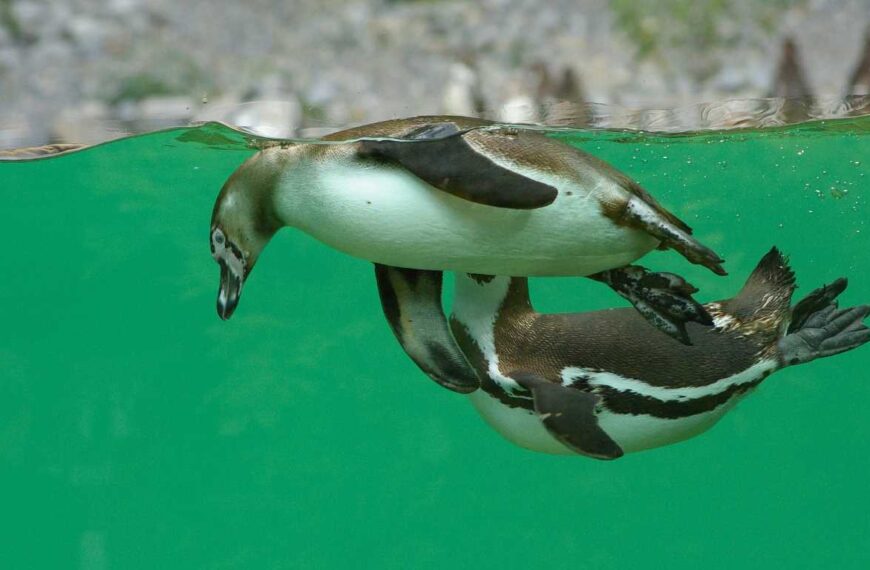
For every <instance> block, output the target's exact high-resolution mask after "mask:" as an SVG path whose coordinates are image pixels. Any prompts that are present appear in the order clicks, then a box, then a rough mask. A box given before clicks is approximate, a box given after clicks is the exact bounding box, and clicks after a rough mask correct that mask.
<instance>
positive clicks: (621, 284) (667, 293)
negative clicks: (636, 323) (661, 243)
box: [588, 265, 713, 345]
mask: <svg viewBox="0 0 870 570" xmlns="http://www.w3.org/2000/svg"><path fill="white" fill-rule="evenodd" d="M588 277H589V278H590V279H594V280H595V281H601V282H602V283H605V284H607V285H608V286H609V287H610V288H611V289H613V290H614V291H616V292H617V293H619V295H621V296H622V297H624V298H625V299H627V300H628V301H630V302H631V304H632V305H634V307H635V309H637V311H638V312H639V313H640V314H641V315H642V316H643V317H644V318H645V319H646V320H647V321H648V322H649V323H650V324H651V325H653V326H654V327H656V328H657V329H659V330H660V331H662V332H663V333H665V334H667V335H668V336H670V337H672V338H674V339H676V340H678V341H680V342H681V343H683V344H686V345H691V344H692V342H691V340H689V334H688V333H687V332H686V323H687V322H696V323H700V324H702V325H706V326H711V325H712V324H713V319H712V317H711V316H710V314H709V313H708V312H707V310H706V309H705V308H704V306H703V305H701V304H700V303H698V302H697V301H696V300H695V299H693V298H692V294H693V293H696V292H697V291H698V289H697V288H696V287H694V286H692V285H691V284H689V283H688V282H687V281H686V280H685V279H683V278H682V277H680V276H679V275H675V274H673V273H655V272H652V271H649V270H647V269H646V268H644V267H641V266H639V265H627V266H625V267H617V268H615V269H608V270H607V271H602V272H600V273H595V274H593V275H589V276H588Z"/></svg>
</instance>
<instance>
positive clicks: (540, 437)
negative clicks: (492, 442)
mask: <svg viewBox="0 0 870 570" xmlns="http://www.w3.org/2000/svg"><path fill="white" fill-rule="evenodd" d="M742 397H743V395H738V396H735V397H733V398H731V399H729V400H728V401H727V402H725V403H724V404H722V405H721V406H718V407H717V408H715V409H713V410H710V411H708V412H703V413H700V414H695V415H691V416H685V417H682V418H675V419H665V418H657V417H654V416H649V415H643V414H639V415H630V414H615V413H613V412H609V411H607V410H604V411H602V412H600V413H599V414H598V425H599V426H600V427H601V429H603V430H604V431H605V432H606V433H607V435H609V436H610V437H611V439H613V441H615V442H616V443H617V444H618V445H619V447H620V448H622V450H623V451H624V452H625V453H631V452H634V451H643V450H645V449H652V448H654V447H661V446H664V445H669V444H672V443H678V442H680V441H683V440H686V439H689V438H691V437H694V436H696V435H698V434H700V433H703V432H705V431H707V430H708V429H710V428H711V427H713V425H714V424H715V423H716V422H718V421H719V420H720V419H721V418H722V416H724V415H725V413H726V412H728V410H730V409H731V408H733V407H734V405H735V404H737V402H738V401H740V400H741V399H742ZM469 398H470V399H471V403H472V404H473V405H474V407H475V409H477V411H478V413H479V414H480V415H481V417H483V419H484V420H486V423H487V424H489V425H490V427H492V428H493V429H494V430H495V431H497V432H498V433H499V434H501V435H502V437H504V438H505V439H507V440H508V441H510V442H511V443H513V444H515V445H518V446H520V447H524V448H526V449H531V450H532V451H539V452H541V453H551V454H557V455H571V454H574V453H575V452H574V451H572V450H571V449H569V448H567V447H565V446H564V445H562V443H560V442H559V441H558V440H557V439H556V438H555V437H553V436H552V435H551V434H550V432H549V431H547V428H545V427H544V424H543V423H542V422H541V420H540V419H539V417H538V416H537V415H536V414H535V413H534V412H531V411H529V410H526V409H523V408H510V407H508V406H505V405H504V404H502V403H501V402H500V401H499V400H498V399H496V398H494V397H493V396H490V395H489V394H487V393H486V392H484V391H483V390H478V391H476V392H473V393H471V394H469Z"/></svg>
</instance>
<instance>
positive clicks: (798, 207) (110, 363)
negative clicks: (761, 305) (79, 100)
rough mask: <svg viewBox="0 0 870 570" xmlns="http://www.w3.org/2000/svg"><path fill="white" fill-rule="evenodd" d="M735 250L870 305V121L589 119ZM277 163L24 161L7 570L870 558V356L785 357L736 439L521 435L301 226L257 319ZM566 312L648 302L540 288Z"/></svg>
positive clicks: (726, 424)
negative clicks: (215, 224)
mask: <svg viewBox="0 0 870 570" xmlns="http://www.w3.org/2000/svg"><path fill="white" fill-rule="evenodd" d="M554 136H559V137H560V138H564V139H565V140H567V141H568V142H571V143H572V144H576V145H578V146H580V147H582V148H584V149H586V150H588V151H590V152H592V153H594V154H596V155H598V156H600V157H601V158H604V159H605V160H608V161H610V162H612V163H613V164H614V165H616V166H617V167H618V168H620V169H621V170H623V171H624V172H626V173H627V174H629V175H631V176H632V177H634V178H635V179H637V180H638V181H639V182H641V184H643V185H644V186H645V187H646V188H647V189H648V190H649V191H650V192H651V193H653V194H654V195H655V196H656V197H657V198H659V199H660V201H662V202H663V203H664V204H665V205H666V206H667V207H669V208H670V209H671V210H673V211H675V212H676V213H677V214H678V215H680V216H681V217H682V218H683V219H685V220H686V221H687V222H689V223H690V224H691V225H693V226H694V227H695V230H696V233H697V235H698V237H699V238H700V239H701V240H702V241H703V242H705V243H706V244H708V245H710V246H712V247H713V248H714V249H716V250H717V251H718V252H719V253H720V254H722V255H723V256H724V257H725V258H726V259H727V268H728V270H729V271H730V273H731V275H730V276H729V277H725V278H720V277H716V276H714V275H712V274H710V273H709V272H707V271H705V270H704V269H701V268H698V267H694V266H690V265H689V264H687V263H685V262H684V261H683V260H682V259H681V258H679V257H678V256H677V255H675V254H671V253H653V254H651V255H649V256H648V257H646V258H645V259H644V261H643V263H644V264H645V265H647V266H648V267H651V268H654V269H656V270H668V271H675V272H678V273H681V274H683V275H685V276H686V277H687V278H689V280H690V281H692V282H693V283H694V284H695V285H697V286H699V287H700V288H701V293H700V294H699V298H701V299H703V300H711V299H715V298H721V297H728V296H731V295H732V294H733V293H734V292H736V290H737V289H738V288H739V287H740V285H741V284H742V282H743V280H744V278H745V276H746V275H747V274H748V272H749V271H750V270H751V269H752V267H753V266H754V264H755V263H756V262H757V260H758V259H759V258H760V257H761V256H762V255H763V254H764V253H765V252H766V251H767V250H768V249H769V248H770V246H771V245H777V246H779V247H780V248H781V249H783V250H784V251H785V252H787V253H789V254H791V257H792V264H793V266H794V268H795V270H796V272H797V275H798V280H799V283H800V285H801V289H799V290H798V293H797V295H801V294H802V293H806V292H808V291H809V290H810V289H812V288H814V287H815V286H817V285H820V284H822V283H823V282H829V281H830V280H832V279H833V278H835V277H838V276H841V275H846V276H848V277H849V278H850V279H851V286H850V288H849V290H848V291H847V292H846V293H845V294H844V296H843V298H844V303H849V304H855V303H861V302H868V301H870V258H868V252H870V227H868V224H867V221H868V218H870V215H868V212H870V210H868V196H870V195H868V189H867V185H868V181H870V176H868V174H870V122H868V118H864V119H850V120H838V121H828V122H826V123H816V124H809V125H803V126H796V127H790V128H784V129H779V130H765V131H755V132H752V131H742V132H730V133H726V134H720V133H705V134H696V135H679V136H669V137H662V136H653V135H640V134H634V133H628V134H626V133H609V132H562V133H555V134H554ZM251 152H252V151H251V150H250V149H249V148H247V147H246V145H245V141H244V140H243V139H242V137H241V136H240V135H238V134H237V133H235V132H233V131H230V130H228V129H224V128H221V127H215V126H206V127H199V128H196V129H180V130H175V131H168V132H157V133H152V134H148V135H143V136H138V137H134V138H129V139H124V140H119V141H116V142H113V143H110V144H106V145H103V146H99V147H96V148H93V149H90V150H87V151H84V152H79V153H75V154H71V155H66V156H60V157H56V158H52V159H47V160H39V161H32V162H23V163H0V195H2V206H0V213H2V215H3V222H2V224H0V243H2V244H3V247H2V251H3V253H2V254H0V267H2V269H0V275H2V286H0V306H2V307H3V310H2V321H0V323H2V329H0V483H2V485H0V505H2V512H3V520H4V524H3V527H4V530H3V531H2V533H0V560H3V561H4V562H3V563H2V566H3V567H6V568H84V569H89V570H92V569H116V568H117V569H132V568H354V567H367V568H481V569H483V568H542V567H565V568H569V567H570V568H603V569H610V568H614V569H615V568H628V567H634V568H637V567H641V568H660V567H670V568H698V567H702V568H706V569H713V568H760V567H777V568H865V567H867V564H868V563H870V562H868V560H870V542H868V538H867V537H868V535H870V516H868V506H870V486H868V484H867V481H868V477H870V441H868V440H870V437H868V436H870V426H868V423H870V413H868V411H867V402H868V401H870V383H868V380H870V378H868V373H867V369H868V364H870V348H867V347H865V348H864V349H862V350H857V351H854V352H852V353H849V354H845V355H841V356H838V357H835V358H831V359H827V360H823V361H818V362H815V363H812V364H809V365H807V366H803V367H797V368H792V369H788V370H785V371H783V372H780V373H778V374H776V375H775V376H773V377H772V378H771V379H770V380H768V381H767V382H766V383H765V384H764V385H763V386H762V387H761V388H760V389H759V390H758V391H757V392H756V393H755V394H753V395H752V396H750V397H749V398H748V399H747V400H746V401H745V402H744V403H742V404H741V405H740V406H738V407H737V409H736V410H734V411H733V412H731V413H730V414H729V415H728V416H726V418H725V419H724V420H723V421H722V422H721V423H720V424H719V425H718V426H716V427H715V428H714V429H713V430H712V431H711V432H709V433H707V434H704V435H702V436H701V437H698V438H696V439H693V440H691V441H688V442H686V443H682V444H679V445H675V446H671V447H668V448H663V449H659V450H654V451H649V452H644V453H640V454H635V455H630V456H627V457H625V458H623V459H621V460H618V461H616V462H611V463H606V462H598V461H594V460H590V459H584V458H579V457H551V456H546V455H539V454H535V453H532V452H528V451H525V450H522V449H519V448H516V447H513V446H511V445H510V444H509V443H507V442H505V441H503V440H501V439H500V437H499V436H498V435H497V434H496V433H494V432H492V431H491V430H490V429H489V428H488V427H486V426H485V425H484V423H483V421H482V420H480V419H479V418H478V417H477V415H476V414H475V412H474V411H473V409H472V408H471V406H470V405H469V403H468V402H466V401H465V400H464V398H463V397H462V396H459V395H456V394H453V393H450V392H448V391H446V390H444V389H442V388H439V387H438V386H437V385H435V384H434V383H433V382H431V381H430V380H428V379H427V378H425V377H424V376H423V374H422V373H420V372H419V371H418V370H417V369H416V368H415V366H414V365H413V364H412V363H411V362H410V361H409V360H408V359H407V358H406V357H405V356H404V354H403V353H402V351H401V350H400V348H399V346H398V345H397V343H396V342H395V340H394V339H393V337H392V334H391V333H390V331H389V330H388V328H387V326H386V324H385V322H384V321H383V317H382V316H381V312H380V306H379V303H378V301H377V294H376V292H375V288H374V283H373V276H372V270H371V267H370V265H369V264H368V263H367V262H364V261H361V260H357V259H352V258H349V257H347V256H344V255H342V254H340V253H337V252H335V251H332V250H330V249H329V248H327V247H326V246H324V245H321V244H320V243H318V242H316V241H314V240H313V239H311V238H309V237H307V236H305V235H304V234H302V233H300V232H295V231H289V230H287V231H284V232H282V233H280V234H279V235H278V236H277V238H276V239H275V240H274V242H273V243H272V244H271V245H270V246H269V248H268V249H267V250H266V252H265V254H264V256H263V257H262V258H261V260H260V262H259V263H258V267H257V271H256V272H255V273H254V274H253V276H252V278H251V280H250V281H249V283H248V285H247V286H246V290H245V296H244V299H243V301H242V304H241V306H240V308H239V310H238V311H237V313H236V316H235V317H234V318H233V320H232V321H230V322H227V323H224V322H221V321H220V320H219V319H218V317H217V315H216V314H215V308H214V301H215V294H216V290H217V277H218V275H217V274H218V269H217V266H216V265H215V264H214V262H213V261H212V259H211V257H210V255H209V250H208V229H209V219H210V215H211V206H212V203H213V201H214V198H215V196H216V194H217V191H218V189H219V188H220V186H221V184H222V183H223V181H224V179H225V178H226V177H227V176H228V175H229V174H230V173H231V172H232V171H233V170H234V169H235V168H236V167H237V166H238V165H239V164H240V163H241V162H242V161H243V160H244V159H245V158H246V157H247V156H249V155H250V154H251ZM533 297H534V299H535V301H536V304H537V306H538V308H540V309H542V310H548V311H550V310H584V309H589V308H593V307H604V306H614V305H621V304H622V302H621V300H619V299H618V298H617V297H616V296H615V295H614V294H613V293H611V292H610V291H609V290H607V289H606V288H604V287H603V286H601V285H598V284H595V283H592V282H590V281H588V280H583V279H568V278H561V279H551V280H540V279H539V280H535V281H534V282H533Z"/></svg>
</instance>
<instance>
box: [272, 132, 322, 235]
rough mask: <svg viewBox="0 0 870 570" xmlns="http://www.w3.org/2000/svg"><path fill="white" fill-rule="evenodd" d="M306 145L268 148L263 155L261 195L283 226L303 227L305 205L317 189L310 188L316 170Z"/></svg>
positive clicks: (314, 180)
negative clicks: (263, 189) (264, 181)
mask: <svg viewBox="0 0 870 570" xmlns="http://www.w3.org/2000/svg"><path fill="white" fill-rule="evenodd" d="M309 146H312V145H302V144H299V145H295V146H291V147H289V148H280V149H270V150H269V151H266V152H270V153H271V154H272V156H270V157H264V158H265V161H264V162H265V164H264V165H263V167H264V169H265V174H264V176H268V179H269V182H268V184H264V185H263V186H266V187H268V188H269V193H268V196H264V197H263V199H264V200H265V202H264V203H268V204H269V205H270V207H271V208H272V209H273V210H274V212H275V216H276V217H277V219H278V220H279V221H280V222H281V224H282V225H284V226H290V227H294V228H300V229H306V228H304V227H303V226H304V222H305V220H306V216H307V215H308V213H307V212H306V204H307V203H308V202H310V199H311V197H312V196H316V195H317V192H315V191H313V190H312V187H313V186H315V185H316V180H317V173H316V172H315V168H314V165H313V164H312V163H311V161H310V160H309V158H310V157H309V154H311V152H313V151H311V150H310V149H308V147H309Z"/></svg>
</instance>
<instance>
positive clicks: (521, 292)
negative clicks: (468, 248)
mask: <svg viewBox="0 0 870 570" xmlns="http://www.w3.org/2000/svg"><path fill="white" fill-rule="evenodd" d="M455 293H456V294H455V296H454V299H453V315H454V316H455V317H456V318H457V319H458V320H459V321H462V322H464V323H466V324H471V323H480V324H484V323H486V325H487V326H488V328H491V327H493V326H495V323H496V321H497V320H499V319H504V318H509V317H515V316H521V315H525V314H529V313H533V312H534V309H533V308H532V303H531V301H530V299H529V286H528V279H527V278H525V277H505V276H493V275H475V274H468V273H457V274H456V287H455Z"/></svg>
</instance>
